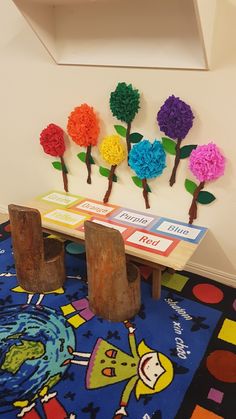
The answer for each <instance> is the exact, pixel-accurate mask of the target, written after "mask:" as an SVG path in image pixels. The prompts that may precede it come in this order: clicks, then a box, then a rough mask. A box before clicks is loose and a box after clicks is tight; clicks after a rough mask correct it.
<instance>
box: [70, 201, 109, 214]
mask: <svg viewBox="0 0 236 419" xmlns="http://www.w3.org/2000/svg"><path fill="white" fill-rule="evenodd" d="M71 208H72V209H73V210H75V211H78V210H79V211H84V212H86V213H91V214H96V215H99V216H103V217H107V216H108V215H110V214H112V212H114V211H115V210H116V209H117V207H116V206H114V205H109V204H102V203H101V202H98V201H94V200H92V199H85V200H83V201H82V202H80V203H79V204H78V205H74V206H73V207H71Z"/></svg>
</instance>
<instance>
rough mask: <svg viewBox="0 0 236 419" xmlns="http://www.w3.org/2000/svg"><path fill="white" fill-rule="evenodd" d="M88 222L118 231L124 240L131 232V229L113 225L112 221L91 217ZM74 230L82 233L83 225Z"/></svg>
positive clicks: (116, 224)
mask: <svg viewBox="0 0 236 419" xmlns="http://www.w3.org/2000/svg"><path fill="white" fill-rule="evenodd" d="M90 221H92V222H93V223H97V224H101V225H103V226H105V227H109V228H114V229H115V230H118V231H119V232H120V233H121V234H122V236H123V238H124V239H125V237H127V236H128V235H129V234H131V233H132V232H133V228H131V227H128V226H125V225H121V224H118V223H115V222H114V221H112V220H107V219H104V218H103V219H102V218H96V217H92V218H91V219H90ZM76 230H79V231H84V225H83V224H82V225H80V226H79V227H78V228H77V229H76Z"/></svg>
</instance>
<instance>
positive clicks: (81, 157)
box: [77, 151, 95, 164]
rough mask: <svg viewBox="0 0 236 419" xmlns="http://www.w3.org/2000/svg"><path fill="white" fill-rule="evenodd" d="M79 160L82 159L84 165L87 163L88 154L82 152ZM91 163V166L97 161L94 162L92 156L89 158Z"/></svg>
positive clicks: (78, 155)
mask: <svg viewBox="0 0 236 419" xmlns="http://www.w3.org/2000/svg"><path fill="white" fill-rule="evenodd" d="M77 157H78V159H80V160H81V161H82V162H83V163H86V153H85V152H84V151H82V153H79V154H77ZM89 162H90V164H95V161H94V160H93V158H92V156H91V155H90V156H89Z"/></svg>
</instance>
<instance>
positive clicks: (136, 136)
mask: <svg viewBox="0 0 236 419" xmlns="http://www.w3.org/2000/svg"><path fill="white" fill-rule="evenodd" d="M142 138H143V135H142V134H139V133H138V132H133V133H132V134H130V136H129V141H130V142H131V143H139V142H140V141H141V140H142Z"/></svg>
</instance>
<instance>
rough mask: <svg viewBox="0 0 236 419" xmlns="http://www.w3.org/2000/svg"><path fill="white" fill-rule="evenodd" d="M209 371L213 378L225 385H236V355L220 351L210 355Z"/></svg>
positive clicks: (208, 360) (208, 359)
mask: <svg viewBox="0 0 236 419" xmlns="http://www.w3.org/2000/svg"><path fill="white" fill-rule="evenodd" d="M206 366H207V369H208V371H209V372H210V374H211V375H213V377H215V378H216V379H217V380H219V381H223V382H224V383H236V355H235V354H234V353H233V352H230V351H225V350H223V349H222V350H221V349H218V350H216V351H213V352H211V353H210V355H208V357H207V360H206Z"/></svg>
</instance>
